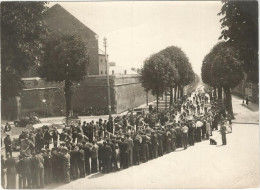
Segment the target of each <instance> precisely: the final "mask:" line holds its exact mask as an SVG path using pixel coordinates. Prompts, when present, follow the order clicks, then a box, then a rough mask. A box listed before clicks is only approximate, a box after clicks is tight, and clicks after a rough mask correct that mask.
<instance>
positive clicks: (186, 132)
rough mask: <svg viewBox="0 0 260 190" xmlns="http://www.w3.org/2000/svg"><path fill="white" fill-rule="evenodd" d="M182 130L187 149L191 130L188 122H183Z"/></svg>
mask: <svg viewBox="0 0 260 190" xmlns="http://www.w3.org/2000/svg"><path fill="white" fill-rule="evenodd" d="M181 131H182V139H183V145H184V150H185V149H187V146H188V131H189V128H188V127H187V125H186V124H183V126H182V128H181Z"/></svg>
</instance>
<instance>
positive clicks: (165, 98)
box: [165, 91, 167, 109]
mask: <svg viewBox="0 0 260 190" xmlns="http://www.w3.org/2000/svg"><path fill="white" fill-rule="evenodd" d="M165 109H167V91H165Z"/></svg>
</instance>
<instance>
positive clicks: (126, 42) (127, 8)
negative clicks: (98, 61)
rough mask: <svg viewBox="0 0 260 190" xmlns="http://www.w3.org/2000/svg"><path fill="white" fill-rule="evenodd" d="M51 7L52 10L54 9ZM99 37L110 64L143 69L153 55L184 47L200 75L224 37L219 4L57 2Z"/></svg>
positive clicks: (100, 46)
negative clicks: (168, 49) (210, 55)
mask: <svg viewBox="0 0 260 190" xmlns="http://www.w3.org/2000/svg"><path fill="white" fill-rule="evenodd" d="M54 4H56V3H55V2H51V3H50V4H49V6H53V5H54ZM59 4H60V5H61V6H62V7H63V8H65V9H66V10H67V11H69V12H70V13H71V14H72V15H74V16H75V17H76V18H77V19H78V20H80V21H81V22H82V23H84V24H85V25H86V26H88V27H89V28H90V29H92V30H93V31H94V32H95V33H97V34H98V36H99V38H98V40H99V48H100V49H101V50H104V47H103V38H104V37H106V38H107V46H108V47H107V52H108V54H109V61H110V62H116V65H117V66H121V67H126V68H131V67H135V68H141V67H142V65H143V62H144V60H145V59H146V58H148V57H149V56H150V55H151V54H153V53H157V52H158V51H160V50H162V49H164V48H166V47H168V46H177V47H180V48H181V49H182V50H183V51H184V53H185V54H186V55H187V57H188V58H189V60H190V62H191V64H192V67H193V69H194V71H195V72H196V73H197V74H199V75H200V74H201V65H202V61H203V58H204V57H205V55H206V54H207V53H209V51H210V50H211V48H212V47H213V46H214V45H215V44H216V43H217V42H218V38H219V36H220V33H221V25H220V22H219V20H220V18H221V17H219V16H217V14H218V13H219V12H220V9H221V2H220V1H201V2H200V1H164V2H163V1H149V2H147V1H139V2H138V1H133V2H132V1H126V2H118V1H114V2H113V1H112V2H111V1H110V2H59Z"/></svg>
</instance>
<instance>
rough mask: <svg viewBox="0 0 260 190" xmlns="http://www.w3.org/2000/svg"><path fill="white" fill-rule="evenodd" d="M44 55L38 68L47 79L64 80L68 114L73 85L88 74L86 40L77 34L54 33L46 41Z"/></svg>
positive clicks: (53, 80)
mask: <svg viewBox="0 0 260 190" xmlns="http://www.w3.org/2000/svg"><path fill="white" fill-rule="evenodd" d="M43 51H44V56H43V59H42V64H41V65H40V66H39V68H38V73H39V75H40V77H42V78H45V79H46V81H52V82H64V93H65V100H66V116H67V117H68V116H69V111H70V109H71V97H72V90H71V87H72V85H73V82H80V81H82V80H83V79H84V78H85V76H86V74H87V67H88V64H89V56H88V51H87V47H86V45H85V44H84V42H83V41H82V40H81V39H80V38H79V37H77V36H75V35H69V34H52V35H50V36H49V37H48V38H47V39H46V40H45V43H44V49H43Z"/></svg>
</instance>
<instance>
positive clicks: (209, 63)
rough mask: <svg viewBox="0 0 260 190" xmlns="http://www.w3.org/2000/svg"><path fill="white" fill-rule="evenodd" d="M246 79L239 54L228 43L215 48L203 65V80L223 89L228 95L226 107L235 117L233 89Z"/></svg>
mask: <svg viewBox="0 0 260 190" xmlns="http://www.w3.org/2000/svg"><path fill="white" fill-rule="evenodd" d="M243 78H244V73H243V69H242V62H241V61H240V59H239V55H238V52H237V51H236V50H235V49H234V48H233V47H231V46H230V45H229V44H228V43H227V42H220V43H218V44H217V45H215V46H214V47H213V49H212V50H211V52H210V53H209V54H208V55H207V56H206V57H205V58H204V61H203V65H202V80H203V82H204V83H206V84H209V85H210V86H213V87H218V88H221V89H222V88H223V89H224V91H225V95H226V101H225V107H226V110H227V111H228V113H229V114H230V115H231V116H232V117H234V114H233V108H232V97H231V91H230V90H231V89H232V88H234V87H236V86H237V85H238V84H239V83H240V82H241V81H242V79H243Z"/></svg>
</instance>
